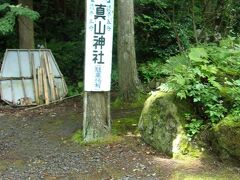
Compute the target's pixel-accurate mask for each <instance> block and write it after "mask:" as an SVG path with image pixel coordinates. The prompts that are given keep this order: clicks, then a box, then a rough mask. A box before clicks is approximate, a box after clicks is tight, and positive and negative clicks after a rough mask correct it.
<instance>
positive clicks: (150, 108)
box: [138, 91, 199, 158]
mask: <svg viewBox="0 0 240 180" xmlns="http://www.w3.org/2000/svg"><path fill="white" fill-rule="evenodd" d="M190 111H191V107H189V105H187V103H186V102H184V101H180V100H178V99H177V98H176V96H175V95H174V94H172V93H164V92H160V91H158V92H154V93H153V94H152V95H151V96H150V97H149V98H148V99H147V101H146V102H145V104H144V108H143V111H142V114H141V117H140V121H139V124H138V128H139V131H140V133H141V136H142V139H143V140H144V141H145V142H146V143H148V144H150V145H151V146H153V147H154V148H156V149H157V150H159V151H161V152H163V153H165V154H167V155H169V156H172V157H175V158H178V157H182V155H186V154H189V155H194V156H195V155H197V156H198V155H199V151H198V148H197V147H194V146H193V145H192V144H191V143H190V142H189V141H188V138H187V135H186V132H185V130H184V126H185V118H184V115H185V113H187V112H190Z"/></svg>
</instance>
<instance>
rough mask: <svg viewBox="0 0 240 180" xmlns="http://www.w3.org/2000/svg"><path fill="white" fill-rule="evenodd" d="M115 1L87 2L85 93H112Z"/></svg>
mask: <svg viewBox="0 0 240 180" xmlns="http://www.w3.org/2000/svg"><path fill="white" fill-rule="evenodd" d="M113 14H114V0H87V15H86V44H85V77H84V90H85V91H110V88H111V69H112V41H113V19H114V17H113Z"/></svg>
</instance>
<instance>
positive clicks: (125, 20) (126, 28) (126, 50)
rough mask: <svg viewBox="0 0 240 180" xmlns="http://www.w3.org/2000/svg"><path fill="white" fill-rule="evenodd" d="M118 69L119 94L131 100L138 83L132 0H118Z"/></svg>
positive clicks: (135, 93)
mask: <svg viewBox="0 0 240 180" xmlns="http://www.w3.org/2000/svg"><path fill="white" fill-rule="evenodd" d="M118 69H119V88H120V93H121V96H122V98H123V100H125V101H128V102H130V101H133V100H134V99H135V98H136V95H137V92H138V88H139V85H140V82H139V79H138V74H137V65H136V54H135V42H134V5H133V0H127V1H125V0H118Z"/></svg>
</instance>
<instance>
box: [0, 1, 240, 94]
mask: <svg viewBox="0 0 240 180" xmlns="http://www.w3.org/2000/svg"><path fill="white" fill-rule="evenodd" d="M9 4H11V5H9ZM33 5H34V10H35V11H37V12H38V13H39V14H40V18H39V19H38V21H37V22H36V23H35V42H36V44H35V46H36V47H38V45H43V46H44V47H46V48H50V49H51V50H52V51H53V54H54V56H55V57H56V60H57V62H58V64H59V66H60V69H61V71H62V73H63V74H64V76H65V78H66V79H67V83H68V85H69V86H71V89H72V90H71V91H70V92H76V91H79V89H81V88H79V87H78V82H80V81H82V80H83V65H84V42H85V39H84V38H85V37H84V35H85V30H84V27H85V26H84V24H85V1H81V0H74V1H70V0H61V1H60V0H53V1H49V0H40V1H33ZM239 7H240V3H239V2H238V1H233V0H213V1H201V0H192V1H186V0H181V1H176V0H174V1H170V0H136V1H135V41H136V55H137V63H138V64H140V65H139V67H140V68H139V75H140V79H141V80H142V81H144V82H151V80H152V79H160V78H162V77H163V74H162V72H161V70H159V69H161V68H160V67H161V66H162V64H163V63H165V61H166V60H167V59H168V58H169V57H171V56H174V55H176V54H178V53H179V52H184V51H185V50H187V49H188V48H190V47H191V45H193V44H200V43H209V42H218V41H219V40H221V39H222V38H223V37H226V36H227V35H235V36H237V34H238V32H239V27H240V26H239V22H240V20H239V19H240V16H239V15H238V14H239V12H240V8H239ZM115 8H117V6H116V7H115ZM32 13H33V12H32V11H29V10H28V9H26V8H23V7H22V6H20V5H17V1H16V0H3V1H1V3H0V21H1V23H0V31H2V34H0V47H1V48H0V56H1V57H2V56H3V52H4V51H5V49H6V48H18V42H17V41H18V35H17V30H16V29H14V28H15V27H16V26H15V27H14V26H13V25H14V23H15V17H16V16H18V15H27V16H29V15H30V17H32V18H33V19H35V18H36V17H37V16H38V15H37V14H36V13H33V14H32ZM115 14H116V13H115ZM115 22H116V23H117V21H115ZM6 23H7V24H6ZM9 31H12V33H11V34H9V33H8V34H6V33H7V32H9ZM116 31H117V28H115V33H114V36H115V38H114V50H113V53H114V54H113V67H114V71H113V72H114V73H113V87H114V88H116V85H117V81H118V78H117V77H118V76H117V72H118V71H117V62H116V54H117V52H116V39H117V38H116V34H117V33H116ZM3 34H4V36H3ZM231 83H232V82H231ZM229 86H230V85H229ZM74 87H76V90H75V89H74Z"/></svg>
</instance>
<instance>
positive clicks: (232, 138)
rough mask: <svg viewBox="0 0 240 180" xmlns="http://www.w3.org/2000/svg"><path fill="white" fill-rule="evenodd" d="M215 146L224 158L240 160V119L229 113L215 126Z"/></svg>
mask: <svg viewBox="0 0 240 180" xmlns="http://www.w3.org/2000/svg"><path fill="white" fill-rule="evenodd" d="M213 135H214V138H213V146H214V149H215V150H216V151H217V152H218V153H220V155H221V158H222V159H228V158H231V157H233V158H235V159H236V158H237V159H238V160H240V119H238V120H237V119H236V117H234V116H232V115H228V116H227V117H226V118H224V119H223V120H222V121H220V122H219V123H218V124H217V125H216V126H215V127H214V128H213Z"/></svg>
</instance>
